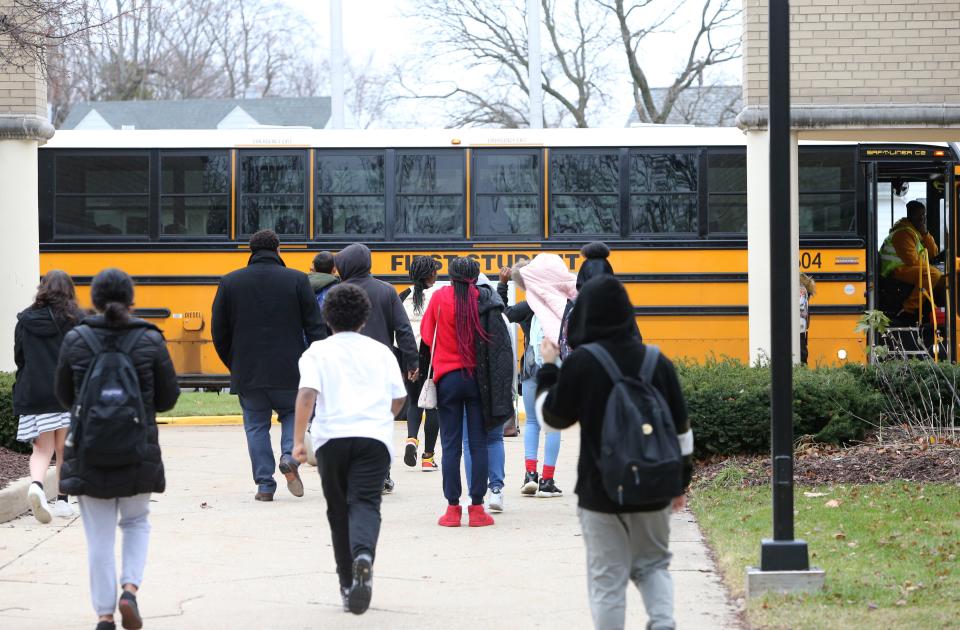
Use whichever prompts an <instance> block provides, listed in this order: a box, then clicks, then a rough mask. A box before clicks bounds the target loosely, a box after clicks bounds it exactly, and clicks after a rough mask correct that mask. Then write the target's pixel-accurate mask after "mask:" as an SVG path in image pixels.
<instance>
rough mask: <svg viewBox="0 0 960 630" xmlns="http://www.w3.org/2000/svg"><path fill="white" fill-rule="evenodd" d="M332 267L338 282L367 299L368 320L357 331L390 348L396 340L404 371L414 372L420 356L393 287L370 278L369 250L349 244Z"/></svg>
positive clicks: (355, 244) (361, 245)
mask: <svg viewBox="0 0 960 630" xmlns="http://www.w3.org/2000/svg"><path fill="white" fill-rule="evenodd" d="M334 264H335V265H336V267H337V271H338V272H340V281H341V282H345V283H348V284H354V285H356V286H358V287H360V288H361V289H363V290H364V291H366V293H367V297H368V298H370V306H371V308H370V317H369V319H367V324H366V325H365V326H364V327H363V330H361V331H360V332H361V333H363V334H364V335H366V336H367V337H370V338H371V339H376V340H377V341H379V342H380V343H382V344H384V345H385V346H387V347H389V348H391V349H393V347H394V339H396V346H397V347H398V348H399V349H400V356H401V361H400V363H401V365H402V366H403V369H404V371H407V372H409V371H412V370H415V369H417V367H418V366H419V364H420V357H419V354H418V352H417V342H416V338H415V337H414V336H413V329H412V328H410V320H409V319H408V318H407V313H406V311H405V310H404V308H403V304H402V303H401V302H400V296H399V295H398V294H397V291H396V290H395V289H394V288H393V286H392V285H390V284H388V283H386V282H383V281H382V280H377V279H376V278H374V277H373V276H371V275H370V266H371V259H370V249H369V248H368V247H367V246H366V245H363V244H361V243H354V244H353V245H349V246H347V247H345V248H344V249H343V251H341V252H340V253H339V254H337V255H336V256H335V257H334Z"/></svg>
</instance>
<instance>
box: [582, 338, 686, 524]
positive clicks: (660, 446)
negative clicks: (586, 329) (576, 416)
mask: <svg viewBox="0 0 960 630" xmlns="http://www.w3.org/2000/svg"><path fill="white" fill-rule="evenodd" d="M583 348H584V349H585V350H587V351H588V352H590V354H592V355H593V356H594V357H595V358H596V359H597V361H599V362H600V365H602V366H603V368H604V369H605V370H606V372H607V375H608V376H609V377H610V380H611V381H613V389H612V390H610V397H609V398H608V399H607V406H606V409H605V410H604V413H603V430H602V434H601V438H600V461H599V462H598V463H599V465H600V476H601V478H602V479H603V488H604V490H606V492H607V496H609V497H610V499H611V500H613V501H614V502H616V503H617V504H618V505H621V506H625V507H629V506H640V505H644V504H649V503H655V502H661V501H669V500H670V499H673V498H674V497H678V496H680V495H681V494H683V488H682V487H681V483H682V473H683V458H682V455H681V454H680V443H679V441H678V440H677V429H676V427H675V426H674V424H673V415H672V414H671V413H670V407H668V406H667V401H666V400H664V398H663V395H662V394H660V392H659V390H657V388H656V387H654V386H653V372H654V370H655V369H656V367H657V359H658V358H659V357H660V349H659V348H657V347H656V346H646V348H647V351H646V354H645V355H644V357H643V365H642V366H641V368H640V374H639V377H635V376H624V375H623V372H621V371H620V368H619V367H617V364H616V362H615V361H614V360H613V357H611V356H610V353H609V352H607V351H606V350H605V349H604V348H603V347H602V346H601V345H600V344H597V343H590V344H586V345H584V346H583Z"/></svg>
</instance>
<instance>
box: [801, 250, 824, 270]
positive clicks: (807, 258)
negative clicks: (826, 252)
mask: <svg viewBox="0 0 960 630" xmlns="http://www.w3.org/2000/svg"><path fill="white" fill-rule="evenodd" d="M822 266H823V264H822V261H821V260H820V252H817V253H816V254H811V253H810V252H803V253H802V254H800V268H801V269H810V268H812V267H816V268H817V269H820V268H821V267H822Z"/></svg>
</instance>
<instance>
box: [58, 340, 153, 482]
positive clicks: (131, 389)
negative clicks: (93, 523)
mask: <svg viewBox="0 0 960 630" xmlns="http://www.w3.org/2000/svg"><path fill="white" fill-rule="evenodd" d="M76 331H77V333H78V334H79V335H80V337H81V338H82V339H83V340H84V341H85V342H86V344H87V345H88V346H89V347H90V350H91V351H92V352H93V357H92V358H91V359H90V367H89V368H87V373H86V375H84V377H83V384H82V385H81V386H80V394H79V395H78V396H77V401H76V403H75V404H74V406H73V410H72V416H73V417H72V423H71V434H72V440H71V442H72V444H73V446H74V448H75V449H76V451H77V455H78V457H79V459H80V461H81V462H83V463H84V464H85V465H87V466H93V467H97V468H119V467H122V466H130V465H132V464H137V463H140V462H141V461H142V460H143V455H144V452H145V447H146V446H147V430H146V426H145V422H146V412H145V410H144V406H143V396H142V393H141V391H140V378H139V376H138V375H137V368H136V366H134V364H133V359H132V358H131V357H130V352H131V351H132V350H133V348H134V347H135V346H136V344H137V341H139V340H140V337H141V336H142V335H143V333H144V332H145V329H143V328H138V329H135V330H133V331H132V332H128V333H126V334H125V335H124V334H118V333H112V334H110V335H108V336H107V337H106V338H105V339H104V341H103V343H101V342H100V339H99V338H98V337H97V335H96V334H95V333H94V332H93V330H92V329H91V328H90V327H89V326H85V325H84V326H77V328H76Z"/></svg>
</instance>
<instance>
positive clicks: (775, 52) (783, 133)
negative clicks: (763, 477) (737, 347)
mask: <svg viewBox="0 0 960 630" xmlns="http://www.w3.org/2000/svg"><path fill="white" fill-rule="evenodd" d="M768 6H769V37H768V42H769V51H768V54H769V58H768V61H769V63H768V73H769V76H768V81H767V85H768V86H769V102H770V119H769V120H770V131H769V133H770V283H771V290H770V307H771V308H770V314H771V322H770V367H771V392H770V415H771V438H770V441H771V451H772V462H773V539H772V540H771V539H764V540H763V541H762V542H761V544H760V569H761V571H804V570H807V569H809V568H810V560H809V558H808V554H807V543H806V542H804V541H802V540H794V538H793V405H792V403H793V312H794V311H795V310H797V308H798V307H797V296H796V295H795V294H794V293H793V284H794V280H795V279H794V278H793V277H792V265H791V260H792V251H793V247H794V244H793V241H792V237H791V233H790V223H791V214H792V211H791V207H790V154H791V151H790V2H789V0H769V4H768Z"/></svg>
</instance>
